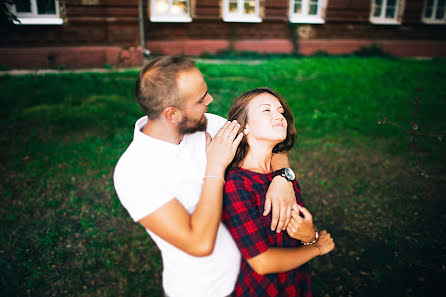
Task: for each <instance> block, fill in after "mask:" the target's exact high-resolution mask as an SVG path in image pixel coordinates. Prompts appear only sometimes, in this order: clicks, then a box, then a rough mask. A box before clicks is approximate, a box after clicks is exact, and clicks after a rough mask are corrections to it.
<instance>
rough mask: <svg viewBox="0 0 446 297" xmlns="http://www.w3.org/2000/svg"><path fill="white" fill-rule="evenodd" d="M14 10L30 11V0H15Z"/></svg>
mask: <svg viewBox="0 0 446 297" xmlns="http://www.w3.org/2000/svg"><path fill="white" fill-rule="evenodd" d="M15 10H16V11H17V12H31V2H30V1H29V0H17V1H16V3H15Z"/></svg>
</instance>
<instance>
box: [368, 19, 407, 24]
mask: <svg viewBox="0 0 446 297" xmlns="http://www.w3.org/2000/svg"><path fill="white" fill-rule="evenodd" d="M370 23H372V24H375V25H401V22H400V21H397V20H396V19H386V18H373V17H371V18H370Z"/></svg>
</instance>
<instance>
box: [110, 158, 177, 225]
mask: <svg viewBox="0 0 446 297" xmlns="http://www.w3.org/2000/svg"><path fill="white" fill-rule="evenodd" d="M121 165H122V166H121ZM126 165H127V164H119V163H118V165H117V166H116V169H115V172H114V176H113V180H114V185H115V189H116V193H117V194H118V197H119V200H120V201H121V203H122V205H123V206H124V207H125V209H126V210H127V212H128V213H129V215H130V216H131V217H132V219H133V220H134V221H135V222H137V221H139V220H141V219H142V218H144V217H145V216H148V215H149V214H151V213H152V212H154V211H156V210H157V209H159V208H160V207H161V206H163V205H164V204H165V203H167V202H169V201H170V200H172V199H174V198H175V186H172V184H171V183H170V184H169V185H167V181H166V179H165V178H160V177H163V176H164V177H165V176H168V175H166V174H165V173H163V172H157V173H156V174H150V173H148V172H145V173H144V174H142V173H141V172H138V170H136V171H134V170H128V168H126V167H127V166H126ZM151 175H152V176H151Z"/></svg>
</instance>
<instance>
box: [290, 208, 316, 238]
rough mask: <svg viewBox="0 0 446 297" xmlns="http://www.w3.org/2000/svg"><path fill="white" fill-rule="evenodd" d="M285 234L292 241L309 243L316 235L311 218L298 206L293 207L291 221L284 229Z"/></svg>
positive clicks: (309, 214)
mask: <svg viewBox="0 0 446 297" xmlns="http://www.w3.org/2000/svg"><path fill="white" fill-rule="evenodd" d="M299 212H301V213H302V214H303V216H304V217H303V218H302V217H301V216H300V214H299ZM286 232H287V233H288V235H289V236H291V237H292V238H294V239H297V240H300V241H303V242H310V241H312V240H313V239H314V238H315V236H316V233H315V231H314V226H313V216H312V215H311V213H310V212H309V211H308V210H307V209H306V208H305V207H302V206H300V205H297V206H296V207H293V210H292V211H291V220H290V223H289V224H288V226H287V228H286Z"/></svg>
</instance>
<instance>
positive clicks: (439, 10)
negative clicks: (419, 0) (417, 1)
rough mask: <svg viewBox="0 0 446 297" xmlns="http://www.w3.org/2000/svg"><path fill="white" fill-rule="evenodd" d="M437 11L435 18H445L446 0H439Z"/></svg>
mask: <svg viewBox="0 0 446 297" xmlns="http://www.w3.org/2000/svg"><path fill="white" fill-rule="evenodd" d="M437 5H438V6H437V13H436V15H435V18H436V19H438V20H441V19H444V16H445V15H444V11H445V8H446V7H445V6H446V1H445V0H438V3H437Z"/></svg>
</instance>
